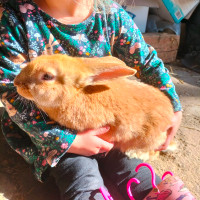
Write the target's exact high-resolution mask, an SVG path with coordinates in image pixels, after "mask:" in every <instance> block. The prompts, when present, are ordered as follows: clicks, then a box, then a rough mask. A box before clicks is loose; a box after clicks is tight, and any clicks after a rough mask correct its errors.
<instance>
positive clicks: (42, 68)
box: [14, 54, 174, 160]
mask: <svg viewBox="0 0 200 200" xmlns="http://www.w3.org/2000/svg"><path fill="white" fill-rule="evenodd" d="M135 73H136V70H135V69H133V68H130V67H128V66H126V64H125V63H124V62H123V61H121V60H119V59H118V58H116V57H113V56H106V57H101V58H96V57H95V58H83V57H70V56H67V55H62V54H54V55H41V56H39V57H37V58H36V59H35V60H34V61H31V62H30V63H28V65H27V66H26V67H25V68H23V69H22V70H21V72H20V73H19V74H18V75H17V76H16V78H15V79H14V85H15V86H16V88H17V92H18V93H19V94H20V95H21V96H23V97H25V98H26V99H29V100H31V101H34V102H35V104H36V105H37V106H38V107H39V108H40V109H42V110H43V111H44V112H46V113H47V114H48V116H49V117H50V118H51V119H52V120H54V121H56V122H58V123H59V124H60V125H62V126H66V127H67V128H71V129H75V130H77V131H79V132H81V131H84V130H86V129H97V128H100V127H102V126H105V125H109V126H110V130H109V132H107V133H105V134H103V135H102V136H101V138H103V139H104V140H106V141H109V142H113V143H114V147H115V148H119V149H120V150H121V151H122V152H131V153H130V154H129V155H130V156H131V155H132V156H131V157H133V156H134V157H135V155H137V154H138V155H139V157H140V158H141V157H142V154H144V155H145V157H146V155H147V154H148V156H147V158H146V159H145V160H147V159H149V156H150V155H152V153H155V149H156V148H158V147H159V146H160V145H161V144H163V143H164V141H165V139H166V132H165V130H166V129H167V127H168V126H170V124H171V119H172V117H173V115H174V112H173V107H172V104H171V102H170V100H169V98H168V97H167V96H166V95H165V94H164V93H163V92H161V91H160V90H159V89H158V88H155V87H153V86H150V85H148V84H145V83H142V82H139V81H136V80H135V81H134V80H130V79H128V78H127V77H129V76H133V75H134V74H135ZM156 154H157V153H155V155H156ZM142 159H144V158H142Z"/></svg>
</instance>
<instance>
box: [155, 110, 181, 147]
mask: <svg viewBox="0 0 200 200" xmlns="http://www.w3.org/2000/svg"><path fill="white" fill-rule="evenodd" d="M181 119H182V112H181V111H178V112H175V113H174V117H173V119H172V124H171V126H170V127H168V129H167V139H166V140H165V143H164V144H162V145H161V146H160V147H159V148H158V149H157V150H158V151H162V150H166V149H167V147H168V145H169V144H170V142H171V141H172V139H173V138H174V136H175V135H176V132H177V130H178V129H179V126H180V124H181Z"/></svg>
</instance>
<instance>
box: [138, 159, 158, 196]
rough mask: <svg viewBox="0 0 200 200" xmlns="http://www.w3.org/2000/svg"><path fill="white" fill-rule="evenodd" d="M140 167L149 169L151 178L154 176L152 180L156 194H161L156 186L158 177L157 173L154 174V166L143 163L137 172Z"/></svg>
mask: <svg viewBox="0 0 200 200" xmlns="http://www.w3.org/2000/svg"><path fill="white" fill-rule="evenodd" d="M140 167H148V168H149V170H150V172H151V176H152V179H151V184H152V187H153V189H154V191H155V192H157V193H160V191H159V189H158V187H157V185H156V175H155V172H154V170H153V168H152V166H151V165H150V164H148V163H141V164H139V165H138V166H137V167H136V168H135V171H136V172H138V170H139V169H140Z"/></svg>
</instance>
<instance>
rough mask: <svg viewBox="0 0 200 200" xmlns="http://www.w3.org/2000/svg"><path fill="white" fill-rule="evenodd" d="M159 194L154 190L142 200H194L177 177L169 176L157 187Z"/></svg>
mask: <svg viewBox="0 0 200 200" xmlns="http://www.w3.org/2000/svg"><path fill="white" fill-rule="evenodd" d="M157 187H158V189H159V191H160V193H158V192H157V191H156V188H154V189H153V190H152V191H151V192H150V193H149V194H148V195H147V196H146V197H145V198H144V200H196V198H195V197H194V196H193V195H192V194H191V193H190V191H189V190H188V189H187V188H186V187H185V186H184V183H183V181H182V180H181V179H180V178H178V177H177V176H170V177H168V178H166V179H164V180H163V181H162V182H161V183H160V184H158V185H157Z"/></svg>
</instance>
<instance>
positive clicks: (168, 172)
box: [162, 171, 174, 180]
mask: <svg viewBox="0 0 200 200" xmlns="http://www.w3.org/2000/svg"><path fill="white" fill-rule="evenodd" d="M168 174H169V175H171V176H174V174H173V173H172V172H170V171H166V172H165V173H164V174H163V175H162V180H164V179H165V177H166V176H167V175H168Z"/></svg>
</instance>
